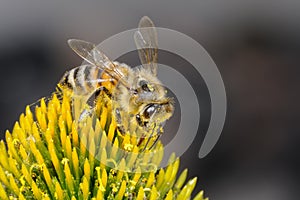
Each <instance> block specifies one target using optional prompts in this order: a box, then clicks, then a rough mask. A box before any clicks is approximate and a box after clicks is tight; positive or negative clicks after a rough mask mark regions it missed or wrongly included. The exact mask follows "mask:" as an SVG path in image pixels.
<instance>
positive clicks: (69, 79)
mask: <svg viewBox="0 0 300 200" xmlns="http://www.w3.org/2000/svg"><path fill="white" fill-rule="evenodd" d="M115 85H116V80H115V79H112V77H111V76H110V75H108V74H107V73H105V72H104V71H103V70H102V69H100V68H99V67H97V66H95V65H81V66H79V67H76V68H73V69H71V70H70V71H67V72H66V73H65V74H64V76H63V77H62V79H61V80H60V82H59V87H60V88H62V89H70V90H72V91H73V92H74V94H76V95H83V96H84V95H90V94H92V93H93V92H95V91H96V90H98V89H99V88H100V87H104V88H106V89H107V90H109V91H111V90H112V88H113V87H114V86H115Z"/></svg>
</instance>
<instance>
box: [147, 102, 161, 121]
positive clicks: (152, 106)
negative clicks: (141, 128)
mask: <svg viewBox="0 0 300 200" xmlns="http://www.w3.org/2000/svg"><path fill="white" fill-rule="evenodd" d="M157 109H158V105H157V104H149V105H148V106H147V107H146V109H145V111H144V116H145V118H146V119H149V118H150V117H151V116H152V115H153V114H154V113H155V112H156V110H157Z"/></svg>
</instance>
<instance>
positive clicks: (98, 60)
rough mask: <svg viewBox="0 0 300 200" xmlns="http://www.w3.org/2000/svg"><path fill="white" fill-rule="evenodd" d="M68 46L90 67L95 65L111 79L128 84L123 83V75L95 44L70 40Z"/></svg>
mask: <svg viewBox="0 0 300 200" xmlns="http://www.w3.org/2000/svg"><path fill="white" fill-rule="evenodd" d="M68 44H69V46H70V47H71V49H73V51H75V52H76V53H77V54H78V55H79V56H80V57H82V58H83V59H84V60H86V61H87V62H89V63H90V64H92V65H96V66H97V67H99V68H100V69H103V70H104V71H106V72H107V73H108V74H110V75H112V76H113V78H115V79H116V80H118V81H120V82H121V83H122V84H123V85H125V86H127V85H128V84H127V83H126V82H124V80H123V78H124V77H125V76H124V74H123V73H122V72H121V71H120V70H118V68H117V67H116V66H115V65H114V63H113V62H112V61H111V60H110V59H109V58H108V57H107V56H106V55H105V54H104V53H103V52H102V51H101V50H99V49H98V48H97V47H96V45H95V44H93V43H90V42H86V41H83V40H77V39H70V40H68Z"/></svg>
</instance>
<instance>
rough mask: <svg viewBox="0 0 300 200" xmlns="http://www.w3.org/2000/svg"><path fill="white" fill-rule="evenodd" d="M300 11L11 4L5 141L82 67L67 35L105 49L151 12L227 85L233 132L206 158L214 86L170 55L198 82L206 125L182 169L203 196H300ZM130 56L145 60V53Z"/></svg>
mask: <svg viewBox="0 0 300 200" xmlns="http://www.w3.org/2000/svg"><path fill="white" fill-rule="evenodd" d="M299 11H300V2H299V1H292V0H273V1H271V0H252V1H241V0H240V1H237V0H235V1H234V0H225V1H224V0H223V1H217V0H209V1H208V0H200V1H175V0H165V1H157V0H152V1H141V0H135V1H129V0H127V1H119V2H117V1H102V0H101V1H89V0H87V1H84V2H83V1H81V2H77V1H71V0H63V1H37V0H23V1H15V0H1V1H0V64H1V73H0V90H1V98H0V132H1V136H2V138H4V133H5V130H6V129H9V130H11V129H12V127H13V124H14V122H15V120H17V119H18V117H19V115H20V113H21V112H23V111H24V109H25V105H28V104H31V103H33V102H35V101H36V100H38V99H39V98H41V97H43V96H49V94H50V93H51V92H52V91H53V90H54V88H55V84H56V83H57V82H58V80H59V79H60V77H61V76H62V74H63V73H64V72H65V71H66V70H68V69H71V68H73V67H75V66H77V65H79V64H80V63H81V59H80V58H79V57H78V56H76V55H75V54H74V53H73V52H72V51H71V50H70V49H69V48H68V46H67V43H66V41H67V39H70V38H80V39H84V40H87V41H92V42H94V43H100V42H101V41H103V40H104V39H106V38H108V37H110V36H112V35H114V34H116V33H119V32H121V31H125V30H127V29H131V28H136V26H137V23H138V21H139V19H140V18H141V17H142V16H144V15H148V16H150V17H151V18H152V20H153V21H154V22H155V24H156V25H157V26H160V27H165V28H170V29H174V30H177V31H180V32H182V33H185V34H187V35H188V36H190V37H192V38H193V39H195V40H197V41H198V42H199V43H200V44H201V45H202V46H204V48H205V49H206V50H207V51H208V53H209V54H210V55H211V57H212V58H213V59H214V61H215V62H216V64H217V66H218V67H219V70H220V72H221V74H222V77H223V80H224V83H225V87H226V92H227V97H228V113H227V119H226V124H225V127H224V130H223V133H222V135H221V138H220V140H219V141H218V143H217V145H216V146H215V148H214V149H213V151H212V152H211V153H210V154H209V155H208V156H207V157H205V158H204V159H199V158H198V151H199V148H200V145H201V142H202V139H203V138H204V133H205V130H206V129H207V125H208V119H209V116H210V113H209V112H210V109H209V106H210V103H209V97H208V96H207V90H206V87H205V84H204V83H203V81H202V79H201V76H200V75H197V74H195V73H193V72H194V69H193V68H192V67H191V66H189V64H188V63H187V62H186V61H184V60H183V59H181V58H178V57H176V56H175V55H172V54H169V53H168V52H162V53H161V54H160V57H159V59H160V60H161V61H162V62H163V63H164V64H167V65H170V66H174V67H175V68H177V69H178V70H179V71H181V72H182V73H183V74H184V75H185V76H186V77H187V78H188V79H189V81H190V83H191V84H192V86H193V87H194V89H195V91H196V92H197V95H198V98H199V101H200V107H201V117H202V119H203V120H202V121H201V123H200V125H201V127H200V130H199V133H198V135H197V138H196V140H195V141H194V143H193V145H192V146H191V147H190V148H189V149H188V151H187V152H186V153H185V154H184V155H183V157H182V158H181V169H180V170H182V169H183V168H186V167H188V168H189V177H193V176H197V177H198V184H197V188H196V190H197V191H199V190H200V189H203V190H204V191H205V194H206V196H209V197H210V199H213V200H240V199H243V200H248V199H255V200H269V199H270V200H271V199H272V200H277V199H278V200H279V199H298V198H299V197H298V198H297V196H298V193H299V192H298V191H299V189H300V182H299V178H300V173H299V171H298V169H299V167H300V162H299V149H298V147H299V146H300V140H299V139H300V136H299V127H298V123H299V122H298V120H299V119H300V114H299V111H300V109H299V108H300V107H299V98H300V95H299V87H298V85H299V84H300V79H299V78H298V76H299V75H300V68H299V64H300V40H299V39H300V26H299V21H300V12H299ZM174 42H176V41H174ZM121 60H122V61H124V62H127V63H129V64H138V63H139V60H138V57H137V54H136V52H133V54H129V55H127V56H126V55H125V56H123V57H122V58H121ZM187 98H188V97H187ZM179 114H180V113H179ZM174 120H175V119H174ZM191 120H192V119H191ZM171 138H172V136H170V135H169V136H168V135H167V136H164V138H163V140H164V141H168V140H170V139H171ZM299 195H300V194H299Z"/></svg>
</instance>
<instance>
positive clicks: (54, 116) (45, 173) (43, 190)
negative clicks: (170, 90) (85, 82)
mask: <svg viewBox="0 0 300 200" xmlns="http://www.w3.org/2000/svg"><path fill="white" fill-rule="evenodd" d="M71 102H72V101H71V100H70V98H69V97H68V96H66V95H64V96H63V98H62V100H59V99H58V98H57V96H56V95H55V94H54V95H53V96H52V98H51V99H50V100H49V101H48V102H47V103H46V102H45V100H44V99H42V100H41V101H40V105H39V106H37V107H36V108H34V109H35V111H34V112H32V111H31V108H30V107H29V106H27V107H26V110H25V113H24V114H21V116H20V118H19V121H17V122H16V123H15V126H14V128H13V130H12V132H9V131H7V132H6V135H5V142H4V141H3V140H2V141H0V158H1V159H0V182H1V184H0V199H4V200H9V199H62V200H65V199H72V200H73V199H93V200H98V199H99V200H100V199H107V200H110V199H111V200H112V199H117V200H121V199H132V200H134V199H136V200H138V199H141V200H144V199H150V200H154V199H168V200H169V199H178V200H185V199H190V198H191V193H192V191H193V189H194V187H195V185H196V178H194V179H192V180H190V181H188V182H187V183H186V184H185V182H186V178H187V170H184V171H183V172H182V174H181V175H180V176H179V178H178V179H177V181H176V176H177V173H178V168H179V159H178V158H177V159H176V158H175V157H172V158H170V160H171V161H172V162H170V164H169V166H168V167H167V168H166V169H160V170H158V166H159V163H160V161H161V159H162V153H161V152H163V151H162V150H163V146H162V144H161V143H160V141H159V142H158V143H157V144H156V145H155V146H154V147H153V148H152V149H150V150H146V153H142V154H140V152H141V149H142V148H144V147H143V146H142V145H137V144H138V142H137V141H136V137H135V135H134V134H133V135H131V136H130V135H126V136H123V135H122V134H120V133H119V132H118V130H117V128H116V123H115V122H114V120H113V117H112V116H111V114H110V113H111V112H110V110H111V105H109V104H107V103H106V104H102V103H101V102H100V103H98V104H97V106H98V107H97V112H96V114H95V115H94V116H88V117H87V118H86V119H84V120H83V121H80V122H78V121H76V120H74V119H73V117H72V108H73V107H72V106H73V105H72V103H71ZM150 140H151V138H150ZM153 140H155V138H154V139H153ZM151 142H153V141H150V143H151ZM151 152H152V153H153V152H155V155H156V156H151V155H152V154H151ZM149 153H150V154H149ZM132 169H135V171H131V170H132ZM145 169H150V170H149V171H145ZM203 199H204V197H203V191H201V192H199V193H198V194H197V195H196V196H195V197H194V200H203Z"/></svg>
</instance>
